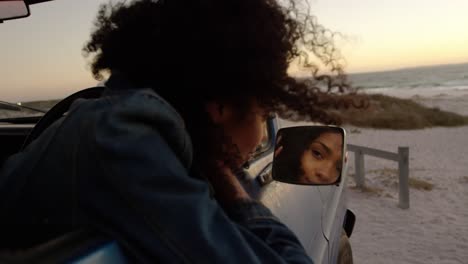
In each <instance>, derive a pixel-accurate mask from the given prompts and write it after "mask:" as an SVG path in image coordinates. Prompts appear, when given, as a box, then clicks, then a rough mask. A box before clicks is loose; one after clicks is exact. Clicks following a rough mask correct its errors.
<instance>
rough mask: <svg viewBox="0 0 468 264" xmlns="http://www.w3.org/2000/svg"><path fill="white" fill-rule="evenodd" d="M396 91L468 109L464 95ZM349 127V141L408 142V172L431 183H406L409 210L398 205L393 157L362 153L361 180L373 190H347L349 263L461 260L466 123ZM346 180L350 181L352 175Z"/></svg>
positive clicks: (465, 232)
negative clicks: (352, 219) (351, 220)
mask: <svg viewBox="0 0 468 264" xmlns="http://www.w3.org/2000/svg"><path fill="white" fill-rule="evenodd" d="M465 92H468V91H465ZM463 94H464V93H463ZM392 95H395V94H392ZM400 96H401V97H413V98H415V99H418V101H420V102H422V103H424V104H426V105H431V106H437V107H440V108H441V109H445V110H451V111H456V112H458V113H460V114H468V96H466V95H462V94H457V96H454V95H453V94H442V95H440V94H427V95H424V96H422V95H420V94H418V95H417V96H415V95H414V94H409V93H408V94H403V95H401V94H400ZM347 131H348V132H350V131H355V133H350V134H349V137H348V141H349V143H352V144H357V145H363V146H368V147H373V148H378V149H383V150H387V151H392V152H396V151H397V148H398V146H409V148H410V177H411V178H416V179H419V180H423V181H424V182H427V183H432V184H433V185H434V187H433V189H432V190H430V191H426V190H417V189H414V188H411V189H410V209H408V210H402V209H400V208H398V207H397V203H398V187H397V172H396V169H397V163H396V162H392V161H388V160H382V159H378V158H372V157H366V158H365V165H366V183H367V185H368V186H369V187H371V188H373V189H374V190H376V193H372V192H361V191H359V190H356V189H353V188H350V189H349V192H348V193H349V198H350V199H349V206H350V208H351V209H352V210H353V211H354V212H355V213H356V215H357V223H356V226H355V229H354V232H353V235H352V237H351V244H352V247H353V253H354V259H355V263H372V264H377V263H463V264H467V263H468V126H464V127H458V128H432V129H424V130H412V131H392V130H374V129H361V128H352V127H348V128H347ZM352 156H353V155H351V159H350V163H349V164H350V168H349V172H350V173H353V172H354V168H353V165H354V163H353V162H354V160H353V157H352ZM349 184H350V186H354V183H353V180H351V181H350V183H349Z"/></svg>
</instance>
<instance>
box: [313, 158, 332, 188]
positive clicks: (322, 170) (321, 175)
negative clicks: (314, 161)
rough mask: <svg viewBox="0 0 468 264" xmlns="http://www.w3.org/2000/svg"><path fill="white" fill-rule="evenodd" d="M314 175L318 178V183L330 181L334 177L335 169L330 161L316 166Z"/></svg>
mask: <svg viewBox="0 0 468 264" xmlns="http://www.w3.org/2000/svg"><path fill="white" fill-rule="evenodd" d="M315 176H316V177H317V178H318V179H319V181H320V183H330V182H333V181H334V179H335V178H336V169H335V167H334V166H333V164H332V163H327V164H324V166H321V167H319V168H317V170H316V171H315Z"/></svg>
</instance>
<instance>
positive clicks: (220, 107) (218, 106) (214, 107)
mask: <svg viewBox="0 0 468 264" xmlns="http://www.w3.org/2000/svg"><path fill="white" fill-rule="evenodd" d="M205 110H206V112H208V114H209V115H210V117H211V120H212V121H213V123H215V124H223V123H224V122H226V121H227V120H228V119H229V118H230V115H231V109H230V108H229V107H228V106H226V104H222V103H218V102H208V103H206V105H205Z"/></svg>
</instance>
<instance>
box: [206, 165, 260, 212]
mask: <svg viewBox="0 0 468 264" xmlns="http://www.w3.org/2000/svg"><path fill="white" fill-rule="evenodd" d="M219 171H220V173H217V174H215V175H212V176H211V177H209V181H210V183H211V185H212V186H213V189H214V191H215V196H216V199H217V200H218V202H219V203H220V204H222V205H223V206H229V204H232V203H233V202H235V201H238V200H248V199H251V198H250V195H249V194H248V193H247V192H246V191H245V189H244V187H242V184H241V183H240V182H239V180H238V179H237V177H236V176H235V175H234V173H233V172H232V170H231V169H230V168H228V167H227V166H221V167H220V170H219Z"/></svg>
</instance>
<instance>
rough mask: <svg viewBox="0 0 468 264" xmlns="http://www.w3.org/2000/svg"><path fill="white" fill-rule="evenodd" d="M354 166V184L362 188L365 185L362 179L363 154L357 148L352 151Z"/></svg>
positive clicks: (363, 169)
mask: <svg viewBox="0 0 468 264" xmlns="http://www.w3.org/2000/svg"><path fill="white" fill-rule="evenodd" d="M354 168H355V170H356V171H355V173H356V178H355V180H356V186H357V187H359V188H362V187H364V186H365V181H364V173H365V167H364V154H363V153H362V150H360V149H359V150H357V151H356V152H354Z"/></svg>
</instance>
